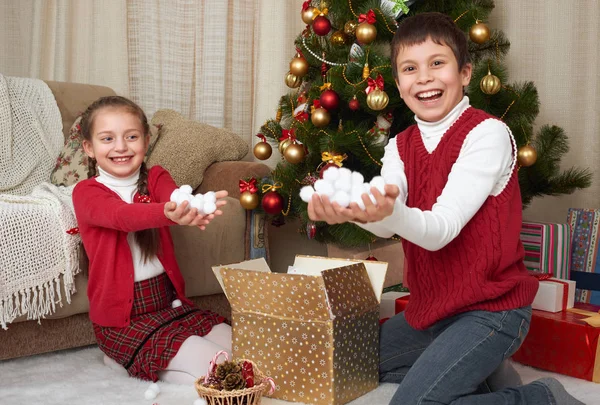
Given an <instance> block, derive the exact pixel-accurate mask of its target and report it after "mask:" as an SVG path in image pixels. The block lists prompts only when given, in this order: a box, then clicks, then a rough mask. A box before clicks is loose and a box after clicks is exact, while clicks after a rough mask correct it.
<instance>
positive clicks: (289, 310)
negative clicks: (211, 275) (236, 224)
mask: <svg viewBox="0 0 600 405" xmlns="http://www.w3.org/2000/svg"><path fill="white" fill-rule="evenodd" d="M220 273H221V275H222V281H223V290H224V291H225V292H226V294H227V298H228V300H229V303H230V304H231V308H232V310H234V311H238V312H246V313H260V314H267V315H270V316H274V317H278V318H286V319H297V320H300V321H309V320H310V321H324V322H325V321H329V320H330V319H331V314H330V312H329V309H328V306H327V294H326V292H325V285H324V283H323V278H322V277H321V276H309V275H302V274H299V275H290V274H281V273H271V272H262V271H256V270H241V269H232V268H227V267H222V268H220Z"/></svg>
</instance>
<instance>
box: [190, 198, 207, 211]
mask: <svg viewBox="0 0 600 405" xmlns="http://www.w3.org/2000/svg"><path fill="white" fill-rule="evenodd" d="M190 207H191V208H196V209H197V210H198V211H202V207H204V198H203V197H202V194H196V195H195V196H194V197H193V198H192V201H191V202H190Z"/></svg>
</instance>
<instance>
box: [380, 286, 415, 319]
mask: <svg viewBox="0 0 600 405" xmlns="http://www.w3.org/2000/svg"><path fill="white" fill-rule="evenodd" d="M409 294H410V293H408V292H397V291H389V292H386V293H383V294H382V295H381V306H380V307H379V319H386V318H391V317H392V316H394V315H396V300H397V299H398V298H402V297H404V296H406V295H409Z"/></svg>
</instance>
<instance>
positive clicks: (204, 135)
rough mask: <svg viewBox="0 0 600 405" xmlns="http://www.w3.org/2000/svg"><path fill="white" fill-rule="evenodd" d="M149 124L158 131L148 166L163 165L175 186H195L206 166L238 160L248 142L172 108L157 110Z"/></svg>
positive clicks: (246, 150)
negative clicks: (188, 117) (186, 116)
mask: <svg viewBox="0 0 600 405" xmlns="http://www.w3.org/2000/svg"><path fill="white" fill-rule="evenodd" d="M152 124H153V125H156V126H157V127H158V128H159V133H158V139H157V142H156V145H155V146H154V150H153V151H152V153H151V154H150V156H149V157H148V165H149V166H154V165H160V166H162V167H164V168H165V169H167V170H168V171H169V173H171V176H173V179H174V180H175V182H176V183H177V184H179V185H183V184H189V185H190V186H192V188H193V189H196V188H197V187H198V186H199V185H200V183H202V179H203V176H204V171H205V170H206V168H207V167H208V166H210V165H211V164H213V163H215V162H222V161H226V160H240V159H242V158H243V157H244V156H246V154H247V153H248V144H247V143H246V142H245V141H244V140H243V139H242V138H240V137H239V136H237V135H236V134H234V133H233V132H231V131H228V130H226V129H222V128H216V127H213V126H210V125H207V124H203V123H200V122H197V121H192V120H189V119H187V118H185V117H184V116H182V115H181V114H179V113H178V112H176V111H173V110H159V111H157V112H156V113H155V114H154V116H153V117H152Z"/></svg>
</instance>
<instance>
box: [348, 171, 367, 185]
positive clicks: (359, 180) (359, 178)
mask: <svg viewBox="0 0 600 405" xmlns="http://www.w3.org/2000/svg"><path fill="white" fill-rule="evenodd" d="M351 178H352V187H353V188H354V186H362V184H363V183H364V181H365V178H364V176H363V175H362V174H360V173H359V172H352V175H351Z"/></svg>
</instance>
